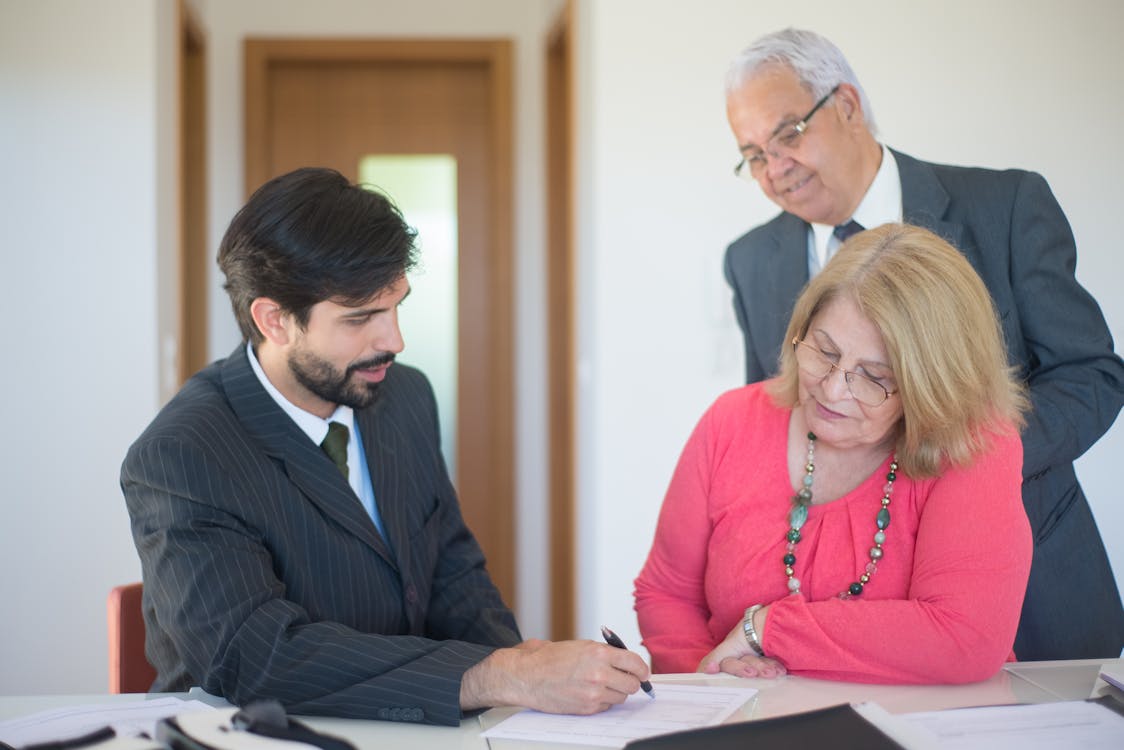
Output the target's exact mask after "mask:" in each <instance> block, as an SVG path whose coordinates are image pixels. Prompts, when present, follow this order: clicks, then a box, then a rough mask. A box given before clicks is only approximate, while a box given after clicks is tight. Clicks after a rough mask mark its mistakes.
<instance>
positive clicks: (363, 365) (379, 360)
mask: <svg viewBox="0 0 1124 750" xmlns="http://www.w3.org/2000/svg"><path fill="white" fill-rule="evenodd" d="M393 361H394V353H393V352H383V353H382V354H376V355H375V356H373V357H371V358H370V359H365V360H363V361H362V362H355V363H353V364H351V365H350V366H348V368H347V374H348V375H350V374H351V373H353V372H355V371H356V370H373V369H374V368H376V367H382V366H383V365H389V364H390V363H391V362H393Z"/></svg>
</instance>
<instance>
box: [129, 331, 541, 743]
mask: <svg viewBox="0 0 1124 750" xmlns="http://www.w3.org/2000/svg"><path fill="white" fill-rule="evenodd" d="M356 414H357V424H358V426H359V430H360V432H361V434H362V436H363V444H364V446H365V449H366V453H367V461H368V463H369V466H370V469H371V478H372V481H373V483H374V488H375V496H376V498H378V503H379V510H380V512H381V514H382V518H383V521H384V523H385V526H386V533H387V535H388V537H389V539H390V541H391V545H390V546H391V547H392V548H393V553H392V552H391V550H390V549H388V547H387V545H386V544H385V543H384V542H383V539H382V537H381V536H380V535H379V533H378V531H377V530H376V528H375V526H374V523H373V522H372V521H371V518H370V516H368V515H367V512H366V510H364V508H363V506H362V504H361V503H360V502H359V500H358V498H356V496H355V494H354V493H353V492H352V490H351V488H350V487H349V486H348V484H347V480H346V479H344V478H343V477H342V476H341V475H340V472H339V471H338V470H337V469H336V467H335V465H334V464H333V463H332V461H331V459H330V458H328V456H327V455H326V454H325V453H324V452H323V451H322V450H321V449H320V448H319V447H318V446H316V445H314V444H313V443H312V441H311V440H309V439H308V437H307V436H306V435H305V434H304V433H302V432H301V431H300V429H299V428H298V427H297V426H296V425H295V424H294V423H293V422H292V420H291V419H289V417H288V416H287V415H285V413H284V412H282V411H281V410H280V408H278V406H277V405H276V403H274V402H273V400H272V399H271V398H270V397H269V395H268V394H267V393H266V392H265V390H264V389H263V388H262V387H261V384H260V383H259V382H258V381H257V378H256V377H255V376H254V374H253V371H252V370H251V369H250V365H249V362H248V360H247V357H246V353H245V348H244V347H242V346H240V347H238V348H237V349H236V350H235V352H234V353H233V354H232V355H231V356H230V357H229V358H227V359H225V360H220V361H219V362H216V363H215V364H213V365H211V366H210V367H208V368H207V369H205V370H203V371H202V372H200V373H199V374H198V375H196V376H195V377H193V378H192V379H191V380H189V381H188V382H187V384H185V385H184V387H183V389H182V390H181V391H180V393H179V394H178V395H177V396H176V397H175V398H174V399H173V400H172V401H171V402H170V403H169V404H168V405H167V406H166V407H165V408H164V409H163V410H162V411H161V412H160V414H159V415H158V416H157V417H156V419H155V420H154V421H153V422H152V424H151V425H149V427H148V429H146V430H145V432H144V433H143V434H142V435H141V436H140V438H139V439H138V440H137V441H136V443H134V444H133V446H132V447H131V448H130V450H129V453H128V455H127V456H126V458H125V462H124V465H123V466H122V470H121V486H122V490H123V492H124V494H125V500H126V504H127V506H128V510H129V516H130V519H131V522H132V531H133V539H134V541H135V542H136V545H137V550H138V552H139V553H140V558H141V563H142V567H143V575H144V615H145V625H146V627H147V633H148V636H147V643H146V650H147V655H148V659H149V661H151V662H152V664H153V665H154V666H155V667H156V669H157V672H158V677H157V681H156V683H155V684H154V685H153V689H154V690H185V689H187V688H188V687H189V686H191V685H200V686H202V687H203V688H204V689H205V690H207V691H208V692H211V693H214V694H218V695H222V696H225V697H226V698H227V699H228V700H230V701H231V702H232V703H235V704H238V705H242V704H245V703H247V702H248V701H251V700H254V699H258V698H276V699H278V700H280V701H281V702H282V703H283V704H285V705H286V706H287V707H288V708H289V709H291V710H293V711H295V712H299V713H305V714H321V715H331V716H340V717H354V718H367V719H372V718H374V719H399V720H406V721H424V722H427V723H437V724H455V723H456V722H458V721H459V720H460V709H459V694H460V682H461V677H462V675H463V673H464V672H465V670H467V669H468V668H469V667H471V666H472V665H474V664H476V663H478V662H479V661H480V660H481V659H483V658H484V657H485V656H487V655H488V654H489V653H491V652H492V650H494V648H496V647H499V646H510V645H514V644H516V643H518V642H519V640H520V636H519V633H518V630H517V628H516V625H515V620H514V617H513V616H512V614H511V612H510V611H509V610H508V609H507V607H506V606H505V605H504V604H503V602H502V601H501V599H500V596H499V593H498V591H497V590H496V588H495V586H494V585H493V584H492V582H491V580H490V579H489V578H488V575H487V572H486V571H485V569H484V557H483V554H482V553H481V551H480V547H479V545H478V544H477V543H476V540H475V538H474V537H473V536H472V534H471V532H470V531H469V530H468V528H467V527H466V526H465V524H464V521H463V519H462V517H461V513H460V508H459V506H458V505H457V501H456V495H455V492H454V490H453V487H452V485H451V483H450V482H449V478H448V475H447V473H446V470H445V465H444V461H443V459H442V457H441V453H440V448H439V442H438V433H437V408H436V404H435V401H434V398H433V392H432V390H431V388H430V386H429V382H428V381H427V380H426V379H425V376H424V375H422V374H421V373H420V372H418V371H417V370H414V369H412V368H409V367H407V366H405V365H400V364H396V365H394V366H393V367H391V368H390V370H389V371H388V373H387V378H386V380H385V381H384V382H383V392H382V395H381V397H380V399H379V401H378V402H377V403H376V404H375V405H374V406H372V407H370V408H368V409H365V410H361V411H357V412H356Z"/></svg>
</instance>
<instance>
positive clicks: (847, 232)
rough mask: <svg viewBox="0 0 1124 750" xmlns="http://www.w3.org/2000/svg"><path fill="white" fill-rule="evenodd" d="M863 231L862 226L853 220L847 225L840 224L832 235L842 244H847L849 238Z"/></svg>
mask: <svg viewBox="0 0 1124 750" xmlns="http://www.w3.org/2000/svg"><path fill="white" fill-rule="evenodd" d="M863 229H864V227H863V225H862V224H860V223H858V222H857V221H855V220H854V219H851V220H850V221H848V222H847V223H846V224H840V225H839V226H837V227H836V228H835V229H834V230H833V231H832V234H834V235H835V236H836V237H837V238H838V239H839V241H840V242H846V241H847V238H848V237H850V236H851V235H852V234H858V233H859V232H861V231H862V230H863Z"/></svg>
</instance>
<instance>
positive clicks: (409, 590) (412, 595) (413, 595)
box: [406, 584, 418, 604]
mask: <svg viewBox="0 0 1124 750" xmlns="http://www.w3.org/2000/svg"><path fill="white" fill-rule="evenodd" d="M406 601H408V602H409V603H410V604H417V603H418V590H417V589H416V588H414V587H413V585H412V584H411V585H409V586H407V587H406Z"/></svg>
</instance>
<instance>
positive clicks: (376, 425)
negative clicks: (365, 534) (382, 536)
mask: <svg viewBox="0 0 1124 750" xmlns="http://www.w3.org/2000/svg"><path fill="white" fill-rule="evenodd" d="M393 369H394V368H391V370H393ZM390 376H391V375H390V374H388V378H389V377H390ZM385 385H387V383H384V386H385ZM384 390H386V389H385V388H384ZM387 395H388V394H386V393H383V396H382V399H381V400H380V401H379V402H378V403H376V404H375V406H374V407H373V408H369V409H363V410H361V411H357V412H356V413H355V416H356V422H357V424H358V425H359V431H360V433H362V435H363V450H364V452H365V454H366V457H367V468H368V469H369V470H370V473H371V485H372V487H373V488H374V490H375V503H376V505H377V506H378V509H379V516H380V517H381V518H382V525H383V529H384V530H385V531H386V535H387V537H388V539H389V540H390V546H391V547H392V548H393V549H394V556H395V557H396V558H397V559H398V560H399V561H403V562H402V564H401V565H399V569H400V570H404V569H407V568H408V565H406V562H405V561H408V560H410V550H409V533H408V531H407V523H408V521H409V517H410V514H409V511H408V509H407V508H403V507H402V503H403V502H404V500H405V498H406V497H407V494H408V493H405V492H403V490H402V481H403V479H404V477H403V474H402V472H403V467H402V460H405V458H402V459H400V457H399V456H398V449H397V441H396V440H395V439H394V432H393V431H394V429H395V426H394V425H393V424H392V423H391V422H392V420H388V419H386V418H385V414H386V409H387V404H386V401H385V399H386V397H387ZM380 417H381V418H380Z"/></svg>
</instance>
